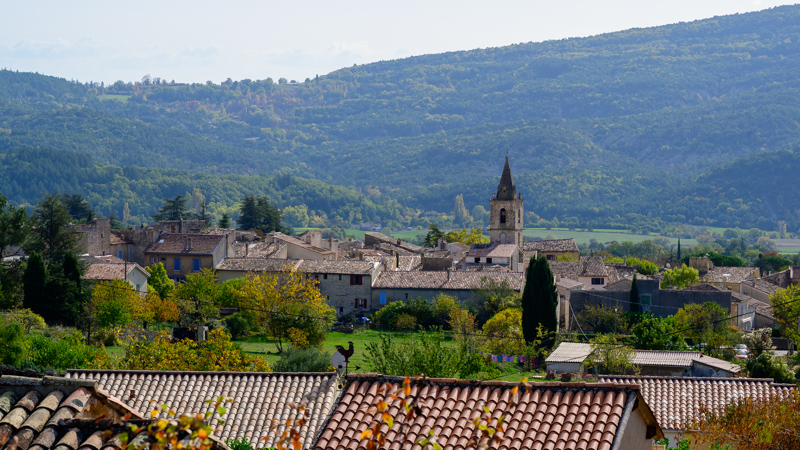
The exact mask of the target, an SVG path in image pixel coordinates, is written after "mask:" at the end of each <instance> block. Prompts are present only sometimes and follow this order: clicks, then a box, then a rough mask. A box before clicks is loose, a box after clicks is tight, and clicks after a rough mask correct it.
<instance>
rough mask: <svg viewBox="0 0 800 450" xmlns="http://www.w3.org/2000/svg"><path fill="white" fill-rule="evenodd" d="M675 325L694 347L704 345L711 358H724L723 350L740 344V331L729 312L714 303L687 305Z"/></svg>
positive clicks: (678, 313) (676, 316)
mask: <svg viewBox="0 0 800 450" xmlns="http://www.w3.org/2000/svg"><path fill="white" fill-rule="evenodd" d="M675 325H676V326H677V327H678V329H679V330H680V331H681V332H682V333H684V335H685V336H686V338H687V339H689V341H690V342H691V343H692V345H695V346H697V345H700V344H703V345H704V346H705V347H704V351H705V352H707V353H708V354H709V355H711V356H723V355H722V353H723V352H722V349H724V348H728V349H731V348H733V347H734V345H736V344H737V343H738V342H739V333H738V331H737V330H738V329H737V328H736V325H734V324H733V323H731V319H730V318H729V317H728V311H727V310H726V309H725V308H723V307H722V306H719V305H718V304H716V303H713V302H706V303H703V304H702V305H698V304H691V305H685V306H684V307H683V308H681V309H679V310H678V312H677V313H676V314H675Z"/></svg>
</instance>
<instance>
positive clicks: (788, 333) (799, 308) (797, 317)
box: [769, 284, 800, 345]
mask: <svg viewBox="0 0 800 450" xmlns="http://www.w3.org/2000/svg"><path fill="white" fill-rule="evenodd" d="M769 301H770V303H771V304H772V313H773V314H774V316H775V320H776V321H777V322H778V324H779V325H780V326H781V333H783V336H784V337H787V338H789V339H791V340H792V342H794V344H795V345H798V344H800V331H798V326H797V324H798V322H799V321H800V285H798V284H795V285H792V286H789V287H787V288H786V289H779V290H778V291H777V292H775V293H774V294H772V295H771V296H770V297H769Z"/></svg>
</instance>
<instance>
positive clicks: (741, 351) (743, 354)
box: [736, 347, 750, 359]
mask: <svg viewBox="0 0 800 450" xmlns="http://www.w3.org/2000/svg"><path fill="white" fill-rule="evenodd" d="M749 356H750V355H749V354H748V353H747V347H745V348H737V349H736V358H738V359H747V358H748V357H749Z"/></svg>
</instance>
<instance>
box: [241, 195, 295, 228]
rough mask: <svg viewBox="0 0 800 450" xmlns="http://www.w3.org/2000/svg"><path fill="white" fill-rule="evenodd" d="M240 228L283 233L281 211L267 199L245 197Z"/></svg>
mask: <svg viewBox="0 0 800 450" xmlns="http://www.w3.org/2000/svg"><path fill="white" fill-rule="evenodd" d="M238 225H239V228H241V229H244V230H250V229H254V228H255V229H257V230H261V231H262V232H264V233H269V232H272V231H283V230H284V228H283V227H282V225H281V210H280V209H278V208H277V207H275V206H273V205H272V204H271V203H270V201H269V199H268V198H267V197H258V198H256V197H254V196H252V195H247V196H245V198H244V200H242V204H241V206H240V207H239V223H238Z"/></svg>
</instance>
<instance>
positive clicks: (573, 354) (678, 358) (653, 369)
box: [545, 342, 741, 377]
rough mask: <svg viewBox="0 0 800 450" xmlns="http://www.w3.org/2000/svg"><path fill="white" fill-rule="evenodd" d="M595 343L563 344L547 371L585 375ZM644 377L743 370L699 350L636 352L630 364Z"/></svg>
mask: <svg viewBox="0 0 800 450" xmlns="http://www.w3.org/2000/svg"><path fill="white" fill-rule="evenodd" d="M591 353H592V344H586V343H582V342H562V343H561V344H559V346H558V347H556V349H555V350H553V352H552V353H550V355H549V356H548V357H547V359H546V360H545V362H546V363H547V370H548V371H549V370H554V371H556V372H569V373H576V372H584V371H586V362H587V359H588V358H589V356H590V355H591ZM631 362H632V363H633V364H636V365H637V366H638V367H639V370H640V373H641V374H642V375H656V376H705V377H731V376H733V375H735V374H737V373H739V372H740V371H741V368H740V367H739V366H738V365H736V364H732V363H729V362H727V361H723V360H721V359H717V358H712V357H711V356H707V355H703V354H702V353H700V352H696V351H667V350H634V355H633V359H632V361H631Z"/></svg>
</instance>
